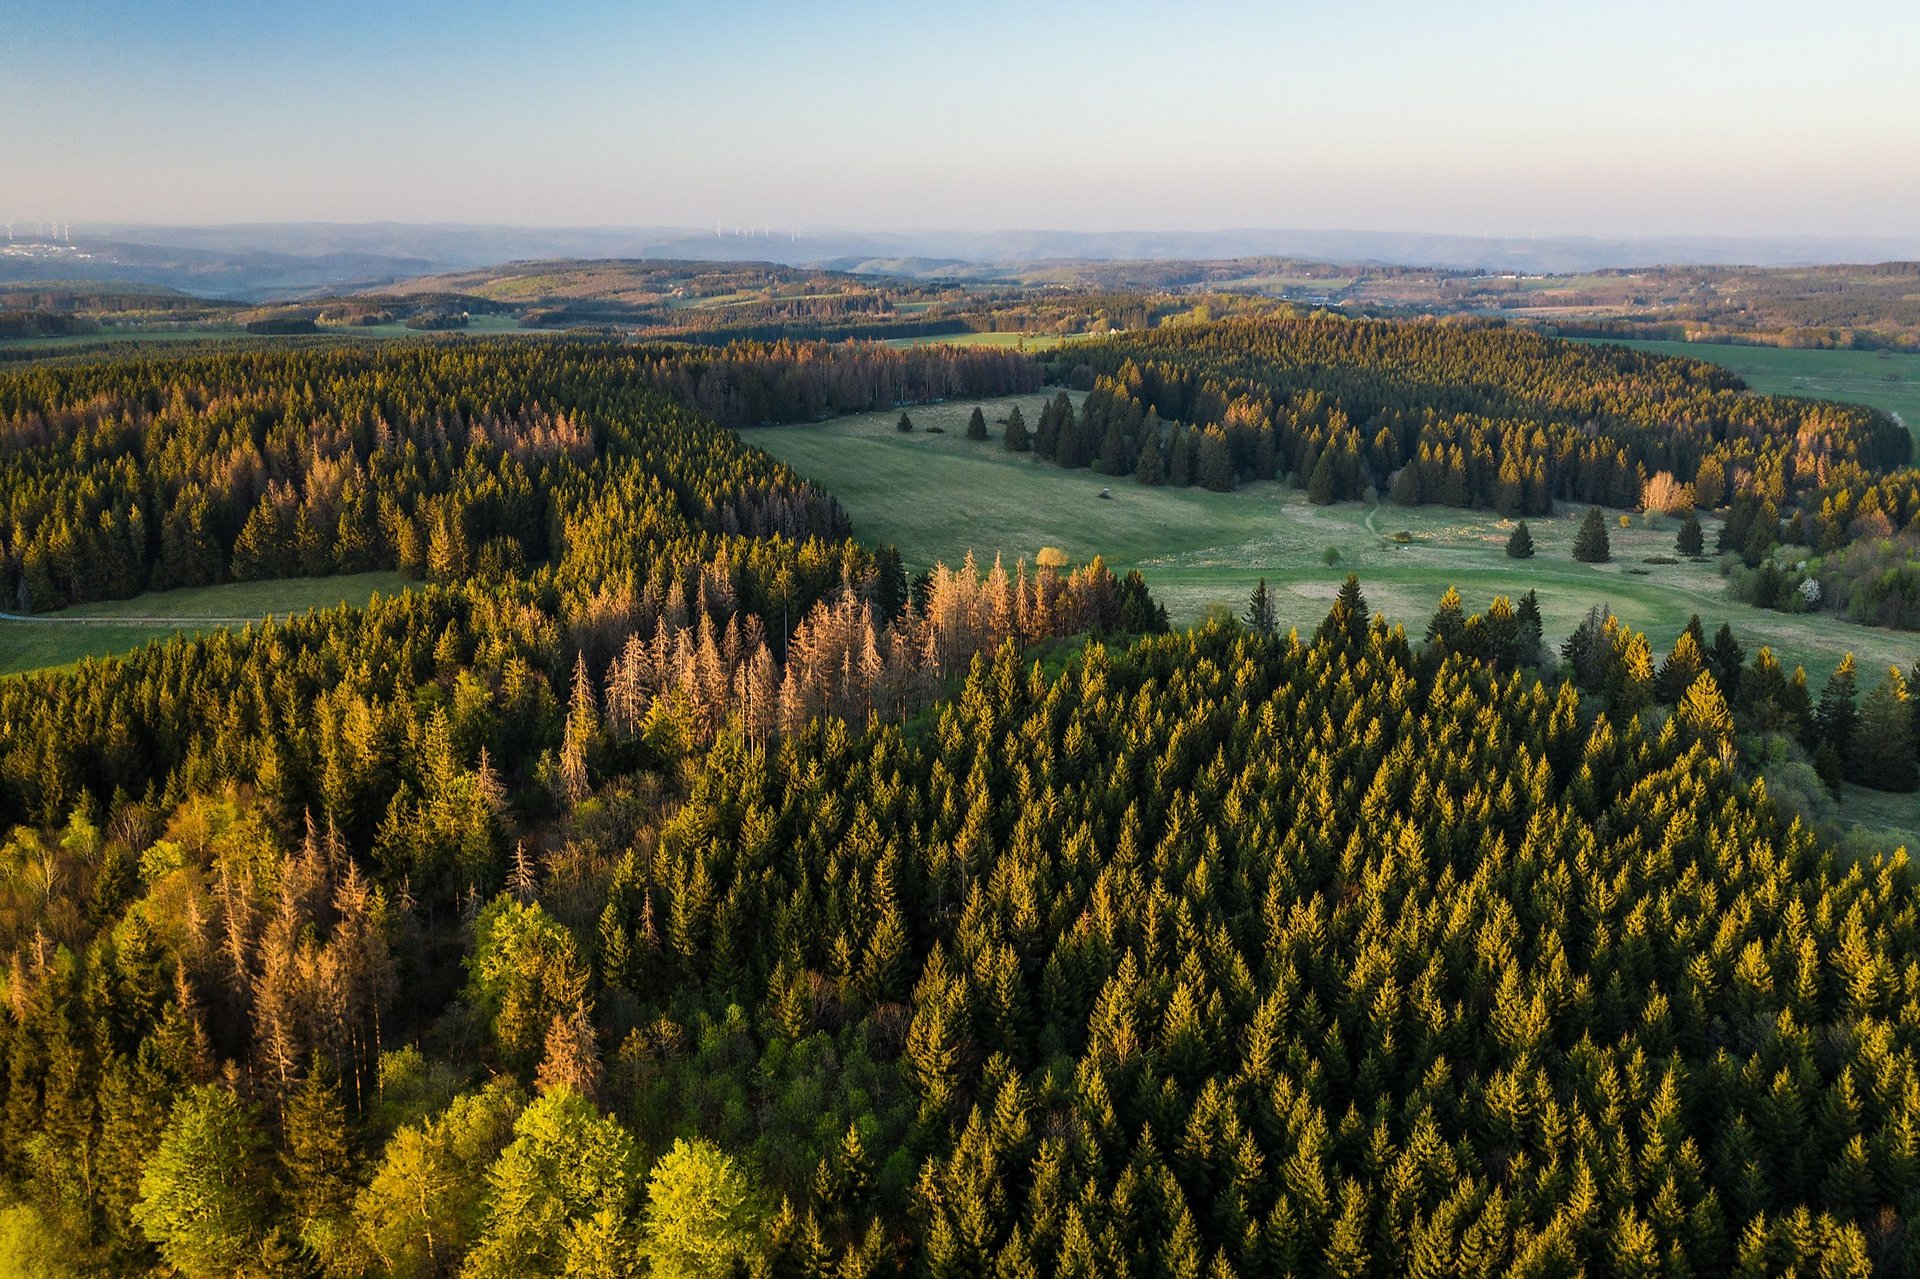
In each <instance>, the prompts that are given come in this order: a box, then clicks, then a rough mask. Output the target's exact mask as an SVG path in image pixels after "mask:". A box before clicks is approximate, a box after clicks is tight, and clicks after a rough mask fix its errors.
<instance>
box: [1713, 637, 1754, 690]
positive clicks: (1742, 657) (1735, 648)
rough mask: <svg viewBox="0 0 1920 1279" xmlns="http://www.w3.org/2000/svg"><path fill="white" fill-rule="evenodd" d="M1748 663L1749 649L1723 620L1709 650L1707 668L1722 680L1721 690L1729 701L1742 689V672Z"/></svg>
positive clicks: (1716, 677) (1717, 678)
mask: <svg viewBox="0 0 1920 1279" xmlns="http://www.w3.org/2000/svg"><path fill="white" fill-rule="evenodd" d="M1746 664H1747V651H1746V650H1745V649H1744V648H1741V647H1740V641H1739V640H1737V639H1735V638H1734V637H1733V627H1732V626H1730V625H1728V624H1727V623H1725V622H1722V623H1721V624H1720V629H1719V630H1718V631H1717V632H1715V633H1714V637H1713V646H1712V647H1711V648H1709V649H1708V650H1707V669H1708V670H1710V671H1712V672H1713V677H1714V678H1715V679H1716V680H1718V681H1720V691H1721V692H1722V693H1723V694H1725V695H1726V697H1727V700H1729V701H1731V700H1733V697H1734V696H1735V694H1737V693H1738V692H1739V691H1740V672H1741V670H1742V669H1743V668H1744V667H1745V666H1746Z"/></svg>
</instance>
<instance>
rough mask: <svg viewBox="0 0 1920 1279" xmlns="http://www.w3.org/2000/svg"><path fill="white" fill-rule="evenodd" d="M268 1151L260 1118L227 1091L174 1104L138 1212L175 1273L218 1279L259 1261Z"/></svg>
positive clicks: (214, 1088)
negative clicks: (264, 1160) (262, 1169)
mask: <svg viewBox="0 0 1920 1279" xmlns="http://www.w3.org/2000/svg"><path fill="white" fill-rule="evenodd" d="M265 1149H266V1137H265V1135H264V1134H263V1133H262V1132H261V1131H260V1124H259V1120H258V1119H257V1118H256V1116H255V1115H254V1112H253V1111H252V1109H251V1108H249V1107H248V1106H246V1105H244V1104H243V1103H242V1102H241V1101H240V1100H239V1099H238V1098H236V1097H235V1096H234V1095H233V1093H232V1092H230V1091H228V1090H227V1089H226V1088H223V1087H221V1086H220V1085H218V1084H203V1085H201V1086H200V1087H198V1088H195V1089H193V1090H192V1091H191V1092H188V1093H186V1094H184V1095H183V1096H181V1098H180V1099H179V1100H178V1101H176V1102H175V1103H174V1106H173V1114H172V1115H171V1116H170V1117H169V1118H168V1120H167V1128H166V1134H165V1135H164V1136H163V1137H162V1138H161V1139H160V1149H159V1150H158V1151H157V1152H155V1154H154V1156H153V1158H152V1159H150V1160H148V1161H147V1167H146V1171H145V1172H143V1173H142V1174H141V1176H140V1202H139V1203H138V1204H136V1205H134V1209H133V1219H134V1222H135V1223H136V1224H138V1225H139V1227H140V1228H141V1230H143V1231H145V1232H146V1236H147V1238H149V1239H151V1240H153V1242H154V1245H155V1246H156V1247H158V1248H159V1250H160V1255H161V1257H162V1258H163V1259H165V1261H166V1263H167V1264H168V1265H169V1266H172V1267H173V1268H174V1269H175V1270H178V1271H179V1272H180V1273H182V1274H184V1275H188V1276H190V1277H191V1279H199V1276H203V1275H204V1276H207V1279H214V1276H224V1275H231V1274H235V1273H238V1272H239V1271H240V1270H241V1269H242V1267H243V1266H245V1265H246V1263H247V1262H248V1261H249V1260H251V1259H254V1257H255V1253H256V1251H257V1249H258V1246H259V1240H260V1236H261V1233H262V1231H263V1230H264V1229H265V1226H266V1220H267V1204H266V1198H265V1195H264V1194H263V1193H262V1190H261V1187H260V1184H259V1181H258V1177H259V1165H260V1162H261V1159H262V1157H263V1155H264V1152H265Z"/></svg>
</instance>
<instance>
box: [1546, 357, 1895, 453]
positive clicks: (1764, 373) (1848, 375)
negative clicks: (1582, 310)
mask: <svg viewBox="0 0 1920 1279" xmlns="http://www.w3.org/2000/svg"><path fill="white" fill-rule="evenodd" d="M1580 340H1581V341H1590V340H1594V339H1586V338H1582V339H1580ZM1618 345H1620V346H1630V347H1632V348H1633V349H1634V350H1636V351H1651V352H1653V353H1654V354H1655V355H1677V356H1680V357H1682V358H1683V359H1689V360H1705V361H1706V362H1707V363H1709V364H1718V365H1720V366H1722V367H1723V368H1728V369H1731V370H1733V371H1734V372H1735V373H1738V374H1739V375H1740V377H1741V379H1742V380H1743V381H1745V382H1746V384H1747V385H1748V386H1750V387H1752V388H1753V389H1754V390H1756V391H1760V392H1762V393H1764V394H1767V395H1799V396H1805V397H1806V398H1808V399H1814V400H1845V401H1847V402H1848V403H1852V404H1867V405H1871V406H1872V407H1874V408H1876V409H1881V410H1884V411H1885V412H1888V413H1893V414H1897V415H1898V416H1899V418H1900V420H1901V421H1902V422H1905V423H1906V424H1907V429H1908V430H1909V431H1912V432H1913V433H1914V434H1915V436H1916V438H1920V355H1905V354H1900V353H1896V352H1893V351H1796V350H1785V349H1782V348H1780V347H1772V346H1734V345H1732V344H1730V343H1726V342H1621V343H1619V344H1618Z"/></svg>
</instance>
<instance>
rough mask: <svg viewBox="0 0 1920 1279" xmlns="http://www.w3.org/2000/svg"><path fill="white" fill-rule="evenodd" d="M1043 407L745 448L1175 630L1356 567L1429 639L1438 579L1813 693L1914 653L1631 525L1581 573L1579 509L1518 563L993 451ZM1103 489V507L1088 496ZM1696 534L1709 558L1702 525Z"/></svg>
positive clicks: (1285, 604) (758, 433) (1388, 518)
mask: <svg viewBox="0 0 1920 1279" xmlns="http://www.w3.org/2000/svg"><path fill="white" fill-rule="evenodd" d="M1044 401H1045V397H1043V396H1029V397H1024V398H1021V399H1018V400H1017V401H1015V400H1001V401H988V402H985V403H984V407H985V408H986V410H987V417H988V421H989V423H990V427H989V429H990V430H991V432H992V433H993V436H994V438H993V439H992V440H991V441H989V442H988V443H985V444H980V443H976V442H972V441H969V440H968V439H967V438H966V437H965V434H964V432H965V429H966V419H967V416H968V414H969V413H970V412H971V411H972V409H973V402H972V401H955V402H952V403H948V404H941V405H931V406H925V407H922V408H916V409H912V410H910V411H909V412H910V414H911V416H912V418H913V420H914V422H915V423H916V424H917V425H918V426H920V427H922V428H925V427H928V426H933V425H938V426H941V427H943V428H944V429H945V434H941V435H929V434H926V433H925V432H924V430H920V431H915V432H914V433H912V434H902V433H900V432H899V431H897V430H895V429H894V421H895V419H896V418H898V416H899V413H898V412H897V411H890V412H884V413H869V414H864V415H860V416H855V417H846V418H837V419H834V420H832V421H828V422H821V423H817V424H813V425H809V426H785V427H770V428H765V429H761V430H755V431H750V432H748V433H747V435H746V438H747V439H748V440H749V441H750V442H751V443H753V444H756V445H758V446H759V447H761V448H763V449H765V450H767V451H768V452H769V453H772V454H773V455H774V456H776V457H778V458H780V459H782V460H783V461H785V462H787V463H788V464H790V465H791V466H793V467H794V469H796V470H797V471H799V472H800V473H801V474H802V475H805V476H808V477H809V478H811V479H814V480H817V481H819V482H820V483H821V484H822V485H824V486H825V487H826V488H827V489H828V491H830V492H831V493H833V494H834V495H835V496H836V497H838V498H839V499H840V501H841V502H842V503H844V504H845V505H846V507H847V510H848V511H849V512H850V513H851V514H852V516H853V521H854V532H855V535H856V536H859V537H861V538H864V539H866V540H868V541H870V542H892V543H894V544H895V545H897V546H899V548H900V550H901V553H902V554H903V555H904V556H905V557H906V559H907V561H908V562H909V564H911V565H912V566H913V567H915V568H924V567H926V566H928V565H930V564H931V563H932V562H933V561H935V560H936V559H938V560H944V561H946V562H948V563H958V562H959V560H960V557H961V556H963V555H965V554H966V552H967V551H968V550H969V549H971V550H973V551H974V552H975V554H976V555H977V556H979V557H982V558H985V559H991V557H992V555H993V553H994V552H995V551H1001V552H1003V553H1005V554H1006V555H1008V556H1009V557H1010V558H1011V557H1013V556H1024V557H1027V558H1029V559H1030V558H1031V557H1032V556H1033V554H1034V552H1035V551H1037V550H1038V549H1039V548H1040V547H1042V546H1058V547H1060V548H1061V549H1062V550H1064V551H1066V552H1067V553H1068V555H1069V556H1071V557H1072V558H1074V559H1075V560H1084V559H1086V558H1089V557H1091V556H1093V555H1095V554H1100V555H1103V556H1105V557H1106V559H1107V561H1108V563H1109V564H1111V565H1113V566H1114V567H1115V568H1116V569H1126V568H1139V569H1140V570H1141V571H1142V572H1143V573H1145V574H1146V576H1147V581H1148V584H1149V585H1150V586H1151V587H1152V589H1153V592H1154V594H1155V596H1156V597H1158V598H1159V599H1161V600H1162V601H1163V602H1165V604H1166V605H1167V609H1168V612H1169V613H1170V614H1171V615H1172V617H1173V619H1174V620H1175V621H1176V622H1191V621H1194V620H1196V619H1198V618H1199V617H1201V616H1202V615H1204V614H1205V612H1206V611H1207V610H1208V609H1209V608H1212V607H1216V606H1217V607H1225V608H1229V609H1232V610H1233V611H1234V612H1236V613H1238V612H1239V611H1241V610H1242V609H1243V608H1244V607H1245V603H1246V599H1247V595H1248V593H1249V592H1250V591H1251V590H1252V589H1253V585H1254V582H1255V580H1256V579H1258V578H1259V577H1261V576H1265V577H1266V579H1267V580H1268V582H1269V583H1270V584H1272V585H1273V586H1274V587H1275V588H1276V590H1277V592H1278V607H1279V612H1280V616H1281V618H1282V621H1283V622H1284V623H1286V624H1289V625H1297V626H1301V627H1303V628H1304V627H1308V626H1311V625H1313V624H1315V623H1317V622H1318V621H1319V620H1320V618H1321V617H1323V616H1324V615H1325V613H1326V610H1327V607H1328V604H1329V602H1330V601H1331V599H1332V596H1333V592H1334V591H1335V589H1336V588H1337V587H1338V586H1339V583H1340V580H1341V578H1342V577H1344V576H1345V575H1346V574H1347V573H1349V572H1353V573H1358V574H1359V575H1360V580H1361V582H1362V583H1363V585H1364V587H1365V589H1366V592H1367V598H1368V600H1369V602H1370V603H1371V604H1372V605H1373V607H1374V608H1375V609H1376V610H1377V611H1380V612H1384V613H1386V614H1387V615H1388V616H1389V617H1392V618H1395V619H1397V620H1399V621H1403V622H1406V623H1407V624H1408V625H1409V627H1411V628H1413V629H1421V628H1424V626H1425V624H1426V619H1427V617H1428V616H1429V615H1430V614H1431V613H1432V611H1433V607H1434V604H1435V603H1436V602H1437V601H1438V599H1439V597H1440V595H1441V593H1442V592H1444V591H1445V590H1446V588H1447V586H1448V585H1450V584H1451V585H1454V586H1457V587H1458V588H1459V590H1460V593H1461V595H1462V597H1463V598H1464V599H1465V600H1466V602H1467V605H1468V607H1469V608H1472V609H1479V608H1483V607H1485V605H1486V603H1487V601H1488V600H1489V599H1491V598H1492V597H1493V596H1494V595H1496V594H1505V595H1518V594H1520V593H1522V592H1524V591H1526V590H1528V589H1529V588H1531V589H1533V590H1536V591H1538V592H1539V594H1540V605H1541V611H1542V613H1543V615H1544V616H1545V619H1546V622H1547V629H1548V632H1549V637H1550V638H1551V639H1553V640H1554V641H1555V642H1556V643H1557V642H1558V640H1559V639H1560V638H1561V637H1562V636H1564V635H1565V633H1566V632H1568V631H1570V630H1571V629H1572V628H1573V627H1574V626H1575V625H1577V624H1578V622H1579V619H1580V618H1581V616H1582V615H1583V614H1584V613H1585V612H1586V610H1587V609H1588V608H1589V607H1590V606H1591V605H1593V604H1605V605H1607V606H1609V607H1611V608H1612V609H1613V610H1614V612H1615V613H1617V614H1619V615H1620V616H1621V617H1622V618H1624V619H1625V620H1626V621H1627V622H1629V623H1630V624H1632V625H1633V626H1634V627H1636V628H1637V629H1640V630H1643V631H1646V632H1647V633H1648V634H1649V635H1650V636H1651V637H1652V640H1653V642H1654V643H1655V644H1656V645H1658V646H1659V647H1660V649H1661V650H1662V651H1664V650H1665V648H1666V647H1667V646H1668V645H1669V644H1671V643H1672V641H1673V639H1674V638H1675V636H1677V635H1678V634H1679V632H1680V630H1681V628H1682V627H1684V626H1685V625H1686V622H1687V618H1688V616H1689V615H1690V614H1693V613H1696V612H1697V613H1699V614H1700V616H1701V619H1702V621H1703V622H1705V623H1706V624H1707V625H1708V626H1709V628H1712V627H1714V626H1717V625H1718V624H1719V623H1720V622H1721V621H1728V622H1731V623H1732V624H1733V627H1734V630H1735V633H1736V634H1738V635H1739V637H1740V639H1741V641H1742V642H1743V643H1745V644H1746V645H1747V646H1748V648H1749V649H1750V650H1751V649H1753V648H1755V647H1758V646H1759V645H1761V644H1767V645H1770V646H1772V648H1773V649H1774V651H1775V653H1776V654H1777V655H1778V656H1779V657H1780V659H1781V661H1783V662H1785V663H1786V664H1787V665H1788V666H1789V667H1791V666H1792V665H1794V664H1796V663H1798V664H1803V665H1805V666H1806V667H1807V671H1808V675H1809V677H1810V678H1812V679H1814V680H1815V681H1816V684H1817V683H1818V681H1820V680H1822V679H1824V678H1825V676H1826V673H1827V672H1828V671H1829V670H1830V669H1831V668H1832V666H1833V664H1834V663H1835V662H1837V661H1838V660H1839V658H1840V655H1841V653H1842V652H1845V651H1848V650H1851V651H1853V652H1854V653H1855V654H1856V656H1857V658H1858V660H1859V661H1860V663H1861V664H1862V666H1863V667H1865V668H1867V669H1876V668H1884V667H1885V666H1887V665H1889V664H1892V663H1895V662H1897V663H1899V664H1900V665H1901V666H1902V667H1906V666H1910V665H1912V663H1913V661H1914V660H1915V658H1916V657H1920V637H1915V636H1912V635H1905V634H1902V633H1899V632H1895V631H1884V630H1877V629H1874V628H1870V627H1864V626H1855V625H1852V624H1851V623H1848V622H1844V621H1841V620H1839V619H1837V618H1832V617H1827V616H1815V615H1799V616H1795V615H1788V614H1783V613H1774V612H1768V611H1765V610H1761V609H1755V608H1750V607H1748V606H1747V605H1745V604H1741V603H1739V602H1737V601H1735V600H1733V599H1732V598H1730V597H1729V596H1728V594H1727V592H1726V584H1725V582H1724V580H1723V579H1722V578H1721V577H1720V574H1719V571H1718V570H1717V568H1715V566H1713V565H1712V564H1692V563H1681V564H1672V565H1651V564H1645V563H1643V562H1642V561H1643V560H1644V558H1645V557H1647V556H1650V555H1660V554H1668V553H1670V552H1671V551H1672V549H1673V535H1674V531H1673V526H1672V525H1671V524H1669V525H1668V527H1666V528H1664V529H1652V528H1648V527H1646V526H1644V525H1643V524H1642V523H1641V522H1640V520H1639V518H1638V517H1635V518H1634V521H1633V527H1631V528H1629V529H1622V528H1620V527H1619V526H1618V523H1617V519H1616V520H1615V522H1614V524H1613V527H1612V528H1611V530H1610V531H1611V533H1612V535H1613V549H1614V562H1613V563H1611V564H1607V565H1599V566H1593V565H1585V564H1580V563H1577V562H1575V561H1574V560H1573V559H1572V558H1571V555H1570V549H1571V547H1572V544H1573V534H1574V530H1575V527H1576V526H1577V524H1578V523H1579V516H1580V514H1581V512H1579V511H1575V510H1568V511H1566V512H1564V513H1562V514H1561V515H1559V516H1557V517H1555V518H1552V519H1542V520H1531V521H1529V527H1530V528H1531V529H1532V532H1533V536H1534V542H1535V544H1536V545H1537V546H1538V548H1539V554H1538V555H1537V556H1535V558H1533V559H1531V560H1525V561H1516V560H1510V559H1508V558H1507V556H1506V553H1505V550H1504V548H1505V545H1506V540H1507V534H1508V532H1509V530H1510V529H1511V528H1512V525H1511V524H1510V523H1508V522H1506V521H1503V520H1501V519H1499V518H1498V517H1496V516H1494V515H1492V514H1491V513H1488V512H1478V511H1460V510H1453V509H1449V508H1444V507H1420V508H1415V509H1405V508H1401V507H1395V506H1382V507H1379V508H1377V509H1376V508H1369V507H1367V506H1364V505H1361V504H1358V503H1344V504H1340V505H1336V506H1313V505H1311V504H1310V503H1308V502H1307V500H1306V498H1305V496H1304V495H1303V494H1301V493H1300V492H1298V491H1296V490H1294V489H1292V488H1290V487H1288V486H1286V485H1284V484H1254V485H1250V486H1248V487H1247V488H1244V489H1242V490H1240V491H1239V492H1235V493H1209V492H1207V491H1205V490H1203V489H1166V488H1145V487H1142V486H1141V485H1138V484H1135V483H1134V482H1133V481H1132V480H1128V479H1121V480H1116V481H1109V480H1107V479H1106V478H1105V477H1103V476H1100V475H1096V474H1094V473H1092V472H1090V471H1077V470H1076V471H1063V470H1060V469H1059V468H1057V467H1055V466H1053V465H1052V464H1050V463H1047V462H1036V461H1034V460H1032V458H1031V455H1023V456H1016V455H1013V454H1009V453H1007V452H1005V451H1004V450H1003V449H1002V448H1001V447H1000V443H999V434H1000V427H999V426H998V425H997V423H995V421H994V420H995V419H997V418H1002V417H1004V416H1005V415H1006V408H1007V405H1008V404H1010V403H1014V402H1018V403H1019V404H1020V405H1021V412H1022V413H1023V414H1024V415H1025V417H1026V419H1027V422H1028V424H1029V425H1032V424H1033V423H1034V422H1035V421H1037V420H1038V417H1039V413H1040V408H1041V405H1042V404H1043V403H1044ZM1102 490H1106V491H1108V492H1110V493H1111V497H1110V498H1106V499H1103V498H1101V497H1100V493H1101V492H1102ZM1613 514H1614V515H1615V516H1616V517H1617V514H1618V513H1617V512H1616V513H1613ZM1370 521H1371V524H1370V523H1369V522H1370ZM1707 523H1708V529H1707V536H1708V541H1709V545H1711V542H1712V537H1713V534H1714V528H1713V522H1712V521H1711V520H1709V521H1707ZM1401 530H1406V531H1407V532H1409V533H1411V534H1412V535H1413V538H1414V541H1413V542H1412V543H1411V544H1409V545H1400V544H1398V543H1396V542H1395V541H1393V540H1392V535H1393V534H1394V533H1396V532H1399V531H1401ZM1329 547H1331V548H1333V549H1334V550H1336V551H1337V552H1338V553H1339V559H1338V561H1337V562H1336V563H1335V564H1333V565H1332V566H1331V567H1329V566H1328V565H1327V564H1326V563H1325V562H1324V556H1325V553H1326V550H1327V548H1329Z"/></svg>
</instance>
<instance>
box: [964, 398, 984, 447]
mask: <svg viewBox="0 0 1920 1279" xmlns="http://www.w3.org/2000/svg"><path fill="white" fill-rule="evenodd" d="M967 438H968V439H970V440H984V439H986V438H987V415H986V414H985V413H982V412H981V411H980V406H979V405H978V404H976V405H974V406H973V416H971V417H969V418H968V419H967Z"/></svg>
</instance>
